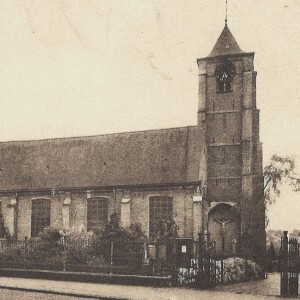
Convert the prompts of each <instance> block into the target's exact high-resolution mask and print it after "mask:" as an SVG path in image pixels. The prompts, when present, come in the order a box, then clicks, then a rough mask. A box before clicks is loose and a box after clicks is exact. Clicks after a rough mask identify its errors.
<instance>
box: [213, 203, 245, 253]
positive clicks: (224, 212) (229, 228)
mask: <svg viewBox="0 0 300 300" xmlns="http://www.w3.org/2000/svg"><path fill="white" fill-rule="evenodd" d="M239 228H240V218H239V214H238V212H237V210H236V209H235V208H234V207H233V206H231V205H230V204H226V203H220V204H218V205H216V206H215V207H213V208H212V209H211V210H210V211H209V213H208V231H209V233H210V234H211V239H212V240H214V241H216V254H217V255H221V254H222V248H223V247H224V249H223V255H224V256H225V257H229V256H234V255H236V254H237V249H238V245H239V235H240V234H239V233H240V230H239ZM223 243H224V245H223Z"/></svg>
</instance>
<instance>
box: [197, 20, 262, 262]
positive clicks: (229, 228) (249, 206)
mask: <svg viewBox="0 0 300 300" xmlns="http://www.w3.org/2000/svg"><path fill="white" fill-rule="evenodd" d="M197 63H198V67H199V107H198V125H199V126H201V127H202V129H203V132H204V134H205V149H204V151H205V153H206V170H207V177H206V183H205V186H206V193H205V197H204V200H203V209H202V214H203V215H202V228H203V229H206V230H208V232H210V233H211V238H212V239H213V240H215V241H216V250H217V253H219V254H221V253H223V254H224V255H225V256H226V255H228V256H232V255H233V254H239V253H240V254H245V255H250V256H253V257H254V258H256V259H257V260H260V259H261V258H262V257H263V256H264V253H265V212H264V198H263V176H262V144H261V143H260V140H259V110H258V109H257V107H256V71H255V70H254V64H253V63H254V53H253V52H243V51H242V50H241V48H240V47H239V45H238V44H237V42H236V40H235V38H234V36H233V35H232V33H231V32H230V30H229V28H228V26H227V22H225V27H224V29H223V31H222V33H221V35H220V37H219V38H218V40H217V42H216V44H215V46H214V48H213V50H212V52H211V53H210V55H209V56H208V57H205V58H201V59H198V60H197Z"/></svg>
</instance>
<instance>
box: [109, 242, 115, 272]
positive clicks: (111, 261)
mask: <svg viewBox="0 0 300 300" xmlns="http://www.w3.org/2000/svg"><path fill="white" fill-rule="evenodd" d="M113 256H114V241H111V243H110V274H112V273H113V272H112V267H113V264H114V261H113Z"/></svg>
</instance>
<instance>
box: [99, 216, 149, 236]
mask: <svg viewBox="0 0 300 300" xmlns="http://www.w3.org/2000/svg"><path fill="white" fill-rule="evenodd" d="M96 236H97V238H100V239H101V240H106V239H119V240H120V239H131V240H133V241H136V242H138V241H146V240H147V236H146V233H145V232H144V231H143V230H142V228H141V225H140V224H139V223H135V224H131V225H130V226H129V228H123V227H121V225H120V219H119V217H118V215H117V214H116V213H113V214H112V215H111V216H110V221H109V222H108V224H107V225H106V226H105V228H104V229H103V230H102V231H99V232H97V233H96Z"/></svg>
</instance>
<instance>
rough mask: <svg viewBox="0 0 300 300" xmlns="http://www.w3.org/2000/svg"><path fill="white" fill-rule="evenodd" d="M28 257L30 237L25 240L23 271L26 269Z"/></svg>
mask: <svg viewBox="0 0 300 300" xmlns="http://www.w3.org/2000/svg"><path fill="white" fill-rule="evenodd" d="M27 255H28V237H27V236H25V240H24V267H23V269H26V261H27Z"/></svg>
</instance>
